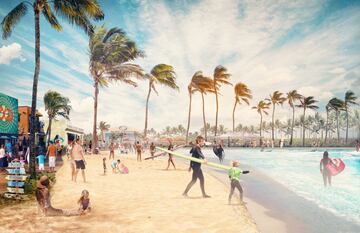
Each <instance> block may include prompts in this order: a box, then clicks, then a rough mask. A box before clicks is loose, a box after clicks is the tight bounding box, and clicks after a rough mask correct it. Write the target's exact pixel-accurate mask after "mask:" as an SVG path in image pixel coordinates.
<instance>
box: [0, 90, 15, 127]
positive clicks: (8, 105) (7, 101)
mask: <svg viewBox="0 0 360 233" xmlns="http://www.w3.org/2000/svg"><path fill="white" fill-rule="evenodd" d="M18 122H19V113H18V100H17V99H15V98H13V97H10V96H7V95H4V94H2V93H0V133H6V134H17V133H18Z"/></svg>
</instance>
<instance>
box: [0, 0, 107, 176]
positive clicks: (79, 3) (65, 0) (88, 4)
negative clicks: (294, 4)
mask: <svg viewBox="0 0 360 233" xmlns="http://www.w3.org/2000/svg"><path fill="white" fill-rule="evenodd" d="M50 2H51V3H52V5H53V7H51V5H50ZM29 9H31V10H33V11H34V18H35V71H34V79H33V88H32V102H31V115H30V119H31V120H30V122H33V123H31V125H30V155H31V156H30V157H31V159H30V173H31V177H32V178H35V176H36V171H35V131H36V125H35V124H34V122H35V117H36V116H35V115H36V100H37V88H38V82H39V73H40V15H41V14H43V16H44V18H45V19H46V21H47V22H48V23H49V24H50V25H51V27H52V28H54V29H55V30H57V31H61V30H62V27H61V25H60V23H59V21H58V20H57V18H56V16H55V14H54V13H53V12H54V10H55V13H56V14H57V15H60V16H62V17H63V18H65V19H67V20H68V21H69V23H71V24H75V25H77V26H79V27H81V28H82V29H84V30H85V32H86V33H87V34H92V33H93V31H94V30H93V26H92V25H91V22H90V20H95V21H98V20H102V19H103V18H104V13H103V12H102V10H101V8H100V6H99V4H98V2H97V0H71V1H70V0H53V1H47V0H27V1H22V2H20V3H19V4H18V5H17V6H16V7H15V8H14V9H12V10H11V11H10V12H9V13H8V14H7V15H6V16H5V17H4V19H3V21H2V22H1V27H2V31H3V33H2V37H3V38H4V39H7V38H8V37H10V35H11V33H12V30H13V29H14V28H15V26H16V24H17V23H18V22H19V21H20V19H21V18H22V17H24V16H25V15H26V13H27V12H28V10H29Z"/></svg>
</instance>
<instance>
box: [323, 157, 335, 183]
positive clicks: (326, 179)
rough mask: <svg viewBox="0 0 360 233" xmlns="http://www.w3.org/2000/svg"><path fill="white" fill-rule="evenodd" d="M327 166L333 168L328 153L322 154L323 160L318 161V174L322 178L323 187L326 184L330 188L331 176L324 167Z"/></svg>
mask: <svg viewBox="0 0 360 233" xmlns="http://www.w3.org/2000/svg"><path fill="white" fill-rule="evenodd" d="M328 164H332V165H333V166H335V164H334V163H333V161H331V159H330V158H329V153H328V152H327V151H325V152H324V154H323V158H322V159H321V160H320V172H321V174H322V177H323V181H324V186H325V187H326V186H327V184H328V185H329V186H331V174H330V171H329V169H328V168H327V167H326V166H327V165H328Z"/></svg>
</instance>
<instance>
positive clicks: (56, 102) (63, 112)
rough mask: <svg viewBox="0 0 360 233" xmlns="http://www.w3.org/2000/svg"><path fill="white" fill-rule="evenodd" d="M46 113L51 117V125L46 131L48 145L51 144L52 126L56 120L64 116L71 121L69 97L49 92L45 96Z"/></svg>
mask: <svg viewBox="0 0 360 233" xmlns="http://www.w3.org/2000/svg"><path fill="white" fill-rule="evenodd" d="M44 104H45V111H46V112H47V114H48V117H49V125H48V128H47V130H46V137H47V143H48V144H49V142H50V137H51V125H52V121H53V120H56V117H57V116H62V117H64V118H65V119H67V120H69V114H70V110H71V106H70V100H69V98H67V97H64V96H62V95H61V94H60V93H58V92H56V91H48V92H46V93H45V95H44Z"/></svg>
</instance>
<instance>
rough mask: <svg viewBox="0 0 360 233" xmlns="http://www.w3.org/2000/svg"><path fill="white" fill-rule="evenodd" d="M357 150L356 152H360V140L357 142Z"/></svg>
mask: <svg viewBox="0 0 360 233" xmlns="http://www.w3.org/2000/svg"><path fill="white" fill-rule="evenodd" d="M355 150H356V152H360V142H359V140H356V143H355Z"/></svg>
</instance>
